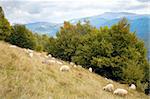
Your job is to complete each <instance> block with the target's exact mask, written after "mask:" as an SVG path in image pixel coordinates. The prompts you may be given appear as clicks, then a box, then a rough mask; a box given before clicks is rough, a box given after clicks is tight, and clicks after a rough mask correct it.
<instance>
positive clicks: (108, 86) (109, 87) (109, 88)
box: [103, 84, 114, 92]
mask: <svg viewBox="0 0 150 99" xmlns="http://www.w3.org/2000/svg"><path fill="white" fill-rule="evenodd" d="M103 90H106V91H109V92H112V91H113V90H114V85H113V84H108V85H106V86H105V87H103Z"/></svg>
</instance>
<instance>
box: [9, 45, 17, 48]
mask: <svg viewBox="0 0 150 99" xmlns="http://www.w3.org/2000/svg"><path fill="white" fill-rule="evenodd" d="M9 47H11V48H17V46H16V45H10V46H9Z"/></svg>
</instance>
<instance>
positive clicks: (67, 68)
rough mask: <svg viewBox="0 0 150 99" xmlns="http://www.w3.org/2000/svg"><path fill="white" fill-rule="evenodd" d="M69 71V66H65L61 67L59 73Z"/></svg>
mask: <svg viewBox="0 0 150 99" xmlns="http://www.w3.org/2000/svg"><path fill="white" fill-rule="evenodd" d="M69 70H70V68H69V66H67V65H63V66H61V67H60V71H66V72H69Z"/></svg>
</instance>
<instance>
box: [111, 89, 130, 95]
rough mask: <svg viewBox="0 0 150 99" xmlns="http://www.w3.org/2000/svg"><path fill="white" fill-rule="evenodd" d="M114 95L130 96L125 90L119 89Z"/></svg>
mask: <svg viewBox="0 0 150 99" xmlns="http://www.w3.org/2000/svg"><path fill="white" fill-rule="evenodd" d="M114 94H116V95H120V96H125V95H127V94H128V91H127V90H125V89H120V88H117V89H116V90H115V91H114Z"/></svg>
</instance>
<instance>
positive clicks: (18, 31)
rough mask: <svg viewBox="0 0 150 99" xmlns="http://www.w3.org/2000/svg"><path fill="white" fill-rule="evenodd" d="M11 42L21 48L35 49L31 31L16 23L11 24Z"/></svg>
mask: <svg viewBox="0 0 150 99" xmlns="http://www.w3.org/2000/svg"><path fill="white" fill-rule="evenodd" d="M9 42H10V43H11V44H14V45H17V46H19V47H22V48H30V49H35V47H36V41H35V37H34V36H33V34H32V32H30V31H29V30H28V29H27V28H26V27H25V26H24V25H19V24H16V25H14V26H13V33H12V34H11V35H10V37H9Z"/></svg>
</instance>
